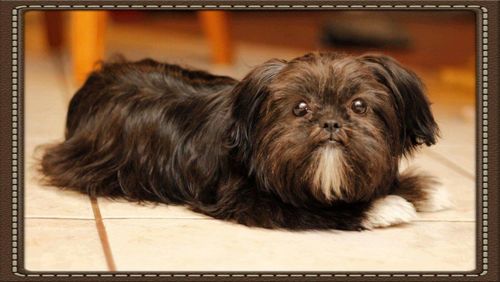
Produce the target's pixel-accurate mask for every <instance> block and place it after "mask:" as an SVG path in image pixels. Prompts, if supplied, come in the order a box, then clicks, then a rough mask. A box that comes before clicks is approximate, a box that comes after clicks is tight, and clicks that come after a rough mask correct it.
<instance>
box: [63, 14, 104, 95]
mask: <svg viewBox="0 0 500 282" xmlns="http://www.w3.org/2000/svg"><path fill="white" fill-rule="evenodd" d="M69 14H70V15H69V36H68V38H69V44H70V53H71V59H72V61H73V77H74V79H75V82H76V83H77V84H78V85H81V84H82V83H83V82H84V81H85V79H86V77H87V75H88V74H89V73H90V72H91V71H92V70H93V68H94V66H95V64H96V63H97V62H98V61H99V60H102V58H103V55H104V40H105V34H104V33H105V30H106V19H107V13H106V12H105V11H71V12H69Z"/></svg>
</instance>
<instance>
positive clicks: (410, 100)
mask: <svg viewBox="0 0 500 282" xmlns="http://www.w3.org/2000/svg"><path fill="white" fill-rule="evenodd" d="M359 58H360V60H361V61H362V62H364V63H365V64H367V65H368V66H369V67H370V68H371V69H372V71H373V73H374V74H375V76H376V77H377V79H378V80H379V82H380V83H382V84H384V85H385V86H386V87H387V88H388V89H389V90H390V91H391V92H392V93H391V94H392V96H393V99H394V103H395V106H396V110H397V112H398V117H399V118H400V120H401V121H402V125H401V126H402V130H401V136H400V137H401V139H400V140H401V141H402V142H403V147H402V152H401V153H403V154H410V153H411V152H412V151H413V149H415V148H416V147H417V146H418V145H421V144H426V145H427V146H430V145H432V144H435V143H436V139H437V137H438V136H439V129H438V126H437V124H436V122H435V120H434V116H433V115H432V112H431V109H430V102H429V100H428V98H427V96H426V95H425V89H424V85H423V84H422V82H421V81H420V79H419V78H418V77H417V75H416V74H415V73H413V72H412V71H411V70H408V69H405V68H404V67H402V66H401V65H400V64H399V63H398V62H397V61H396V60H394V59H392V58H390V57H387V56H383V55H364V56H361V57H359Z"/></svg>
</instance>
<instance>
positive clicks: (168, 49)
mask: <svg viewBox="0 0 500 282" xmlns="http://www.w3.org/2000/svg"><path fill="white" fill-rule="evenodd" d="M120 32H123V31H120V30H116V32H115V33H113V34H112V35H110V37H109V46H110V49H113V48H114V47H115V49H117V48H119V46H118V43H117V42H118V38H119V37H120ZM144 36H147V34H146V35H144ZM172 36H173V35H172ZM179 38H180V40H179V41H178V42H182V43H178V44H169V43H168V41H165V40H164V41H161V40H159V41H158V42H157V45H156V46H155V47H149V48H144V46H140V45H139V44H135V45H134V44H133V43H132V42H131V43H130V44H122V46H123V45H127V48H128V49H123V47H122V49H121V50H120V51H121V52H122V53H124V54H125V55H126V56H127V57H129V58H132V59H134V58H138V55H137V54H138V53H139V52H138V51H139V49H140V51H141V54H145V55H144V56H150V57H153V58H157V59H159V60H168V59H169V57H171V58H176V59H177V60H180V61H181V62H183V63H189V62H190V60H192V61H197V60H198V61H201V62H202V63H201V64H200V63H198V65H197V66H199V67H200V68H208V69H211V70H212V71H216V72H218V73H228V74H233V75H235V76H241V74H243V73H244V72H246V70H247V69H248V68H249V66H251V65H253V64H255V62H257V63H258V62H261V61H263V60H264V59H266V58H268V57H273V56H277V57H285V58H286V57H289V56H292V55H295V53H294V52H295V51H293V50H268V49H263V48H261V47H259V46H245V45H242V46H239V49H238V50H239V54H240V55H239V56H238V60H237V64H236V66H235V67H234V68H220V67H219V68H214V67H212V66H210V65H209V64H208V63H203V62H207V59H206V58H207V57H208V55H207V54H206V53H204V51H199V52H198V53H195V55H193V56H188V55H187V53H186V48H190V46H196V44H198V43H199V39H197V38H181V37H179ZM30 40H31V41H30ZM36 40H37V39H33V38H31V39H30V38H27V43H26V45H27V46H28V45H30V44H36V43H37V41H36ZM201 49H203V48H201ZM264 51H265V52H264ZM165 54H168V55H165ZM241 54H245V56H242V55H241ZM200 58H201V59H200ZM61 61H63V62H64V57H63V58H62V59H57V58H56V57H53V56H51V55H49V54H48V53H47V52H45V51H44V50H43V49H42V50H31V49H28V52H27V59H26V67H25V77H26V80H25V81H26V83H25V114H26V116H25V117H26V118H25V156H26V167H25V179H26V181H25V187H24V189H25V191H24V192H25V193H24V195H25V198H24V199H25V201H24V208H25V209H24V211H25V214H24V216H25V223H24V224H25V236H24V240H25V242H24V243H25V254H24V256H25V268H26V269H28V270H31V271H107V270H112V271H115V270H117V271H171V270H175V271H217V270H221V271H222V270H224V271H228V270H233V271H428V272H431V271H455V272H456V271H470V270H473V269H474V268H475V228H476V223H475V160H474V155H475V149H474V148H475V145H474V123H473V118H470V117H467V116H464V114H463V111H461V110H459V109H458V110H457V109H451V110H449V109H447V108H446V107H444V106H443V107H441V106H442V105H435V114H436V117H437V120H438V123H439V124H440V126H441V130H442V139H441V140H440V142H439V144H438V145H436V146H433V147H431V148H426V149H424V150H422V151H421V152H420V153H419V154H418V155H417V157H416V158H415V159H413V160H411V161H408V162H407V164H412V165H416V166H418V167H421V168H422V169H425V170H427V171H429V172H431V173H433V174H434V175H436V176H438V177H439V179H440V180H441V182H442V184H443V185H444V186H445V187H446V189H448V190H449V192H450V193H451V195H452V200H453V202H454V204H455V207H454V208H453V209H451V210H447V211H443V212H438V213H420V214H419V218H418V220H417V221H415V222H414V223H412V224H409V225H404V226H397V227H392V228H387V229H378V230H374V231H366V232H341V231H321V232H318V231H310V232H287V231H272V230H262V229H256V228H247V227H244V226H239V225H235V224H231V223H226V222H221V221H217V220H213V219H211V218H208V217H205V216H203V215H199V214H196V213H193V212H190V211H188V210H186V209H184V208H182V207H172V206H165V205H161V204H160V205H152V204H148V205H138V204H133V203H128V202H125V201H121V200H117V201H111V200H107V199H101V198H100V199H98V200H97V203H94V205H93V204H92V203H91V200H90V199H89V198H88V197H87V196H84V195H81V194H78V193H75V192H71V191H62V190H60V189H58V188H54V187H44V186H41V185H40V184H39V182H38V178H39V175H37V173H36V170H35V164H36V162H35V159H36V157H37V156H39V154H40V150H36V148H37V146H39V145H42V144H47V143H51V142H56V141H58V140H61V138H62V136H63V131H64V130H63V128H64V127H63V126H64V118H65V112H66V107H67V103H68V99H69V97H70V96H71V94H72V93H73V92H74V90H75V87H74V85H71V83H70V82H69V81H70V80H69V76H68V73H67V69H66V68H65V67H61V66H65V64H60V62H61ZM431 90H432V89H431ZM96 209H97V211H98V212H99V213H100V217H99V215H97V217H96ZM96 218H97V221H96ZM101 219H102V220H101ZM101 224H102V226H104V233H99V232H98V229H97V227H96V226H98V225H99V226H100V225H101ZM103 236H105V237H103ZM104 238H107V243H108V244H109V248H107V247H106V246H107V245H108V244H106V240H104V241H103V239H104ZM103 242H104V243H103ZM103 246H104V248H103ZM107 251H109V252H107Z"/></svg>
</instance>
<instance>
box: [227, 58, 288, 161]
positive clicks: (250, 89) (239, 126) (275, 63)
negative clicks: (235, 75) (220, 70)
mask: <svg viewBox="0 0 500 282" xmlns="http://www.w3.org/2000/svg"><path fill="white" fill-rule="evenodd" d="M286 64H287V63H286V61H284V60H278V59H272V60H269V61H267V62H265V63H263V64H262V65H259V66H257V67H255V68H254V69H253V70H252V71H251V72H250V73H249V74H247V75H246V76H245V77H244V78H243V79H242V80H241V81H240V82H239V83H238V84H237V85H236V86H235V87H234V89H233V91H232V93H231V94H232V95H231V99H233V108H232V119H233V121H232V123H233V124H232V126H231V129H230V130H231V136H230V138H231V141H230V142H231V146H232V147H237V148H238V152H239V155H240V156H239V157H240V158H242V159H247V158H248V157H249V154H250V152H251V149H252V143H253V142H252V140H251V137H252V132H253V130H252V129H253V128H254V127H255V124H256V122H257V120H258V118H259V117H258V115H259V109H260V107H261V104H262V102H263V101H264V100H265V99H266V97H267V96H268V94H269V89H268V86H269V84H270V83H271V81H272V80H273V79H274V77H275V76H276V75H277V74H278V73H279V72H280V71H281V70H282V69H283V67H284V66H286Z"/></svg>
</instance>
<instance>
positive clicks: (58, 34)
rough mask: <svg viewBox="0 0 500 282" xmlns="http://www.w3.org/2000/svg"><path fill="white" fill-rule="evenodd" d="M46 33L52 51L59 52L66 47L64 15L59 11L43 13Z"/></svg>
mask: <svg viewBox="0 0 500 282" xmlns="http://www.w3.org/2000/svg"><path fill="white" fill-rule="evenodd" d="M43 19H44V21H45V33H46V35H47V43H48V45H49V47H50V51H54V52H56V51H59V50H61V48H62V46H63V45H64V35H63V33H64V32H63V26H64V25H63V14H62V12H58V11H47V12H43Z"/></svg>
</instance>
